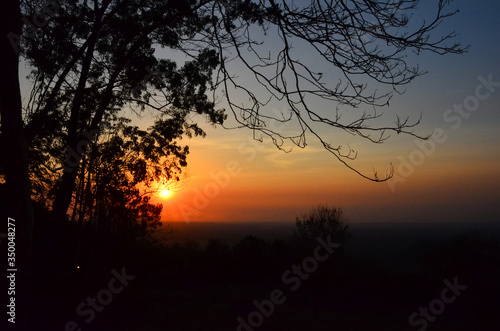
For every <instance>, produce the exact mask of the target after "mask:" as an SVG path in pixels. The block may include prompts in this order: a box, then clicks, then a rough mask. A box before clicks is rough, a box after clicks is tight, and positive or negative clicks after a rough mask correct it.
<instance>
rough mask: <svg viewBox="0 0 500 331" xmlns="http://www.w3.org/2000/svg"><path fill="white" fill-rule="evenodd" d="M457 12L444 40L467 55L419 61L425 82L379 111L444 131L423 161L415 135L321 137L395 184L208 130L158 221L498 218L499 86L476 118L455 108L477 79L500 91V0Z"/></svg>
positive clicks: (309, 152)
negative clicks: (451, 36) (322, 212)
mask: <svg viewBox="0 0 500 331" xmlns="http://www.w3.org/2000/svg"><path fill="white" fill-rule="evenodd" d="M452 6H453V7H456V8H459V9H460V11H461V12H460V13H459V14H458V15H457V16H455V17H452V18H451V19H449V20H447V21H446V22H445V23H444V24H443V26H442V27H441V28H442V31H444V32H450V31H452V30H455V31H456V32H457V33H458V34H459V36H458V39H457V41H460V42H461V43H462V44H464V45H467V44H470V45H471V48H470V51H469V52H468V53H466V54H464V55H447V56H439V55H434V54H424V55H423V56H418V57H416V58H415V61H414V63H418V64H419V65H420V67H421V68H422V69H423V70H426V71H429V73H428V74H426V75H424V76H422V77H420V78H417V79H416V80H415V81H414V82H413V83H412V84H410V85H409V86H408V87H407V91H406V93H405V94H403V95H397V96H395V97H394V99H393V100H392V101H391V104H390V107H388V108H384V112H385V116H386V117H385V120H386V123H387V124H392V123H393V121H394V115H395V114H402V115H403V116H404V115H409V116H411V117H413V118H418V116H419V115H420V113H422V115H423V119H422V123H421V125H420V126H419V127H418V129H417V130H418V132H420V133H423V134H426V133H431V132H433V130H434V131H436V132H437V133H440V135H438V136H436V137H434V136H433V138H432V139H431V142H428V143H427V144H426V145H425V148H427V150H426V154H424V153H423V152H421V149H422V148H423V147H418V146H417V145H416V143H415V139H414V138H411V137H404V136H402V135H396V136H393V137H392V138H391V139H390V140H389V141H387V142H385V143H384V144H382V145H374V144H371V143H368V142H363V141H360V140H356V139H353V138H352V137H351V136H346V135H343V134H341V133H338V132H335V131H331V132H326V131H325V132H324V134H325V135H328V136H329V137H332V140H333V141H338V142H339V143H341V144H345V143H352V145H351V147H353V148H354V149H356V150H357V151H358V152H359V154H358V159H357V160H356V162H355V163H354V165H355V166H356V167H357V168H359V169H361V170H363V171H367V172H368V173H370V171H371V169H372V168H375V169H377V170H378V172H379V173H380V174H383V173H384V172H385V170H387V169H389V167H390V163H391V162H392V164H393V165H394V169H395V179H392V180H390V181H389V182H385V183H373V182H370V181H368V180H366V179H363V178H361V177H359V176H358V175H357V174H355V173H354V172H352V171H351V170H349V169H347V168H346V167H345V166H343V165H342V164H340V163H339V162H338V161H337V160H336V159H335V158H334V157H333V156H332V155H330V154H329V153H328V152H326V151H325V150H323V149H322V148H321V147H320V146H318V144H317V143H316V142H315V141H313V140H312V138H310V139H309V140H308V146H307V147H306V148H305V149H299V148H295V149H294V150H293V151H292V152H291V153H288V154H285V153H283V152H281V151H279V150H277V149H276V147H274V146H273V145H272V143H271V142H270V141H269V140H267V141H264V142H263V143H259V142H256V141H254V140H253V139H252V134H251V132H250V131H248V130H224V129H223V128H221V127H218V128H213V127H211V126H208V125H203V128H204V129H205V131H206V132H207V137H206V138H204V139H202V138H193V139H187V138H186V139H184V140H183V142H184V143H186V144H188V145H189V146H190V150H191V153H190V155H189V157H188V169H187V173H188V179H187V181H186V182H185V185H184V187H183V189H182V190H178V191H176V192H173V193H172V194H171V195H170V196H169V197H168V198H167V199H162V198H159V197H158V198H156V201H158V202H161V203H163V205H164V211H163V217H162V220H163V221H165V222H168V221H191V222H196V221H211V222H222V221H231V222H243V221H294V220H295V217H296V216H298V215H301V214H303V213H305V212H307V211H308V210H309V209H310V208H312V207H314V206H316V205H318V204H328V205H330V206H339V207H342V208H343V209H344V210H345V212H346V216H347V218H348V219H349V220H350V221H351V222H407V221H415V222H424V221H430V222H437V221H483V220H489V221H496V220H499V219H500V216H499V215H500V203H499V198H500V194H499V193H500V192H499V191H500V189H499V187H500V167H499V166H500V144H499V142H500V139H499V138H500V130H499V128H500V109H499V108H500V86H498V85H500V83H497V86H493V87H490V89H491V91H488V90H487V89H484V88H479V89H480V91H479V92H480V96H481V98H482V99H484V100H481V101H480V102H479V105H478V107H477V110H475V111H473V112H469V111H464V114H465V115H463V116H461V115H458V114H451V115H450V112H449V111H448V110H451V109H453V108H454V105H455V104H457V105H463V104H464V102H465V103H466V102H469V101H471V100H472V99H471V98H470V96H474V95H475V93H476V89H478V86H480V85H481V84H482V83H481V80H480V78H479V77H484V79H486V80H488V77H491V79H492V80H493V81H494V82H500V45H499V42H498V41H499V40H500V23H499V22H500V21H499V20H498V14H499V13H500V3H499V2H498V1H496V0H483V1H480V2H472V1H466V0H460V1H454V2H453V3H452ZM305 58H307V54H305ZM327 70H328V69H327V68H325V71H327ZM483 85H484V84H483ZM486 94H489V95H488V96H487V97H486V96H485V95H486ZM469 108H470V107H469ZM465 117H466V118H465ZM202 121H203V120H202ZM139 123H141V122H139ZM147 123H148V121H147V120H146V121H143V122H142V123H141V124H142V125H146V124H147ZM142 125H141V126H142ZM444 140H445V141H444ZM425 148H424V149H425ZM422 156H423V158H422ZM407 162H408V163H407ZM405 164H406V166H405ZM408 164H410V167H411V169H409V168H408Z"/></svg>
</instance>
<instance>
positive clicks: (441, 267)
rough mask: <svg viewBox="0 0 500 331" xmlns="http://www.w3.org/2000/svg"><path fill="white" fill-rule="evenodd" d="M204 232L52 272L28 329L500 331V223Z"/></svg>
mask: <svg viewBox="0 0 500 331" xmlns="http://www.w3.org/2000/svg"><path fill="white" fill-rule="evenodd" d="M192 226H193V227H192V228H191V229H190V230H186V229H184V230H182V231H191V232H192V233H191V237H192V239H195V240H198V241H187V238H182V236H179V232H177V238H176V237H175V232H174V234H172V235H171V236H170V241H169V245H168V246H167V247H164V246H159V245H151V244H148V243H144V242H128V243H123V242H119V241H116V242H113V241H111V240H109V241H108V242H107V245H105V246H101V247H99V248H98V250H99V252H98V254H96V255H97V256H98V258H97V259H96V258H94V259H93V260H92V263H90V262H89V261H85V260H82V261H81V263H79V265H80V268H79V269H77V268H76V267H75V268H73V269H69V270H68V271H67V272H65V273H62V274H58V275H53V274H50V273H43V272H40V276H39V277H38V278H37V280H36V284H35V285H34V287H35V289H34V291H33V296H32V300H31V305H32V306H31V307H30V308H31V311H32V318H31V319H30V322H29V323H28V324H29V325H28V327H27V328H28V329H29V330H61V331H63V330H78V329H81V330H83V331H85V330H146V331H156V330H158V331H160V330H161V331H166V330H173V331H188V330H205V331H209V330H242V331H250V330H277V331H281V330H283V331H285V330H307V331H315V330H318V331H319V330H339V331H344V330H345V331H351V330H398V331H404V330H439V331H441V330H450V331H451V330H453V331H459V330H471V331H472V330H474V331H476V330H482V331H488V330H491V331H497V330H500V321H499V320H498V317H497V316H498V311H499V308H500V303H499V302H500V285H499V283H498V281H499V280H500V241H499V240H498V239H497V238H498V237H497V236H496V235H497V234H498V233H499V232H498V227H497V226H492V225H491V224H490V225H484V224H482V225H481V226H477V225H474V226H470V225H450V224H441V225H426V226H422V225H420V226H412V225H408V226H398V225H387V224H379V225H365V226H360V225H352V227H351V228H352V234H353V236H352V239H351V240H350V242H349V243H347V244H346V245H343V246H341V247H336V248H332V247H331V246H330V247H329V248H326V247H325V245H327V244H325V243H326V242H327V239H326V238H325V239H324V242H323V244H321V243H319V242H316V243H311V244H310V245H309V246H308V245H301V244H298V243H297V242H294V241H293V240H291V239H290V237H289V234H291V231H292V230H293V226H290V225H283V227H282V228H281V230H277V229H278V228H280V227H279V226H278V225H274V226H275V228H273V229H269V230H268V231H264V230H262V229H260V230H259V229H258V226H254V227H251V226H250V228H247V229H246V230H245V229H244V227H243V228H242V226H241V225H240V226H239V227H238V229H235V228H233V230H228V229H227V227H226V230H225V231H226V232H225V234H223V232H221V231H218V230H217V229H215V230H212V233H210V230H209V229H208V228H209V227H207V225H204V227H201V228H198V229H195V228H194V226H196V225H192ZM259 226H262V225H259ZM172 228H173V229H174V230H175V225H174V226H173V227H172ZM474 228H476V229H477V230H474ZM179 231H181V230H179ZM245 231H246V232H248V234H253V235H254V236H250V237H246V238H245V237H244V233H245ZM259 231H260V234H261V235H262V237H265V239H260V238H257V237H256V235H259ZM273 231H276V235H272V233H273ZM195 232H196V233H198V234H197V235H194V234H193V233H195ZM235 233H236V234H235ZM212 235H213V236H212ZM207 237H212V238H218V240H211V241H209V240H207ZM272 237H274V238H279V239H277V240H276V239H275V240H273V239H272ZM327 246H328V245H327ZM89 249H91V248H89ZM96 249H97V248H96ZM329 250H330V251H329ZM113 270H114V271H113ZM114 279H115V280H114ZM94 298H95V299H94ZM72 322H73V323H72Z"/></svg>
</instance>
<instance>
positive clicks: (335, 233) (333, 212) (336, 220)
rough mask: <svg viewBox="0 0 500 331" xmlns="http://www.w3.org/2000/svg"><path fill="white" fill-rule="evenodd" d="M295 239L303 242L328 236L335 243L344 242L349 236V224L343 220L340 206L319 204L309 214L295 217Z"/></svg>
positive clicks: (312, 241) (311, 241) (310, 241)
mask: <svg viewBox="0 0 500 331" xmlns="http://www.w3.org/2000/svg"><path fill="white" fill-rule="evenodd" d="M295 226H296V229H295V231H294V237H295V239H297V240H299V241H301V242H303V243H314V242H315V241H316V238H318V237H320V238H322V239H326V238H328V236H330V238H331V239H330V240H331V241H333V242H336V243H345V242H346V241H347V240H348V239H349V238H350V236H351V234H350V231H349V225H348V224H347V223H346V222H344V217H343V211H342V209H341V208H330V207H328V206H327V205H320V206H318V207H316V208H314V209H312V210H311V211H310V212H309V214H307V215H303V216H302V217H297V220H296V222H295Z"/></svg>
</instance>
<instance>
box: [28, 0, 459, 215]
mask: <svg viewBox="0 0 500 331" xmlns="http://www.w3.org/2000/svg"><path fill="white" fill-rule="evenodd" d="M448 2H449V1H444V0H440V1H438V2H437V3H436V11H435V13H433V14H432V15H431V18H430V20H427V21H423V22H422V24H419V23H418V22H415V23H413V21H412V20H411V19H410V18H411V17H412V16H411V14H412V13H413V11H414V10H415V9H416V6H417V4H418V3H419V1H418V0H399V1H377V2H374V1H351V2H348V3H345V2H339V1H320V0H315V1H310V2H306V3H304V4H296V3H290V2H288V1H280V2H278V1H274V0H258V1H257V0H255V1H250V0H231V1H227V0H191V1H167V0H161V1H143V0H100V1H94V2H92V3H89V2H86V1H76V2H75V1H63V0H61V1H58V2H57V4H59V8H57V11H56V10H53V12H54V13H53V15H50V16H48V17H46V21H45V22H44V24H43V28H40V29H37V28H35V27H33V26H28V27H27V32H29V33H28V34H27V36H28V38H24V39H23V45H22V46H23V47H22V48H21V49H22V50H23V56H24V57H25V58H26V59H27V60H28V62H29V64H30V65H31V66H32V69H33V71H32V75H31V77H32V79H33V81H34V88H33V93H32V94H31V96H32V98H31V100H30V102H29V103H28V106H27V108H26V115H27V116H26V120H27V122H28V129H29V130H28V139H29V142H30V143H32V142H35V141H37V139H40V138H39V137H40V136H44V135H47V132H51V133H48V135H51V134H52V132H56V133H58V134H57V139H55V140H51V141H52V143H54V144H58V148H61V147H62V148H64V147H67V148H68V149H73V150H77V147H78V144H79V143H80V142H81V141H82V140H83V139H85V137H84V133H85V132H91V131H92V130H95V129H97V128H98V127H99V124H100V123H101V122H102V121H103V120H105V118H106V116H108V115H109V114H114V113H116V112H118V111H119V110H121V109H123V108H124V107H125V106H127V105H130V106H133V107H132V109H133V110H134V111H136V112H141V111H142V110H145V109H151V110H154V111H155V112H156V114H159V115H161V116H162V117H165V118H171V117H175V116H177V115H178V114H181V115H182V116H181V117H182V118H183V119H186V120H187V119H188V117H187V116H184V115H186V114H188V113H190V112H195V113H199V114H204V115H207V116H208V118H209V121H210V122H212V123H219V124H220V123H222V122H223V120H224V118H225V111H224V109H223V108H222V107H221V108H219V109H218V108H217V103H219V102H220V101H221V99H220V98H219V96H218V95H220V94H222V95H223V96H224V99H225V105H226V107H228V109H229V111H230V113H232V114H233V115H234V117H235V119H236V121H237V122H238V123H239V124H240V125H241V126H245V127H248V128H250V129H252V130H253V132H254V133H255V136H254V137H255V138H256V139H262V137H263V136H268V137H270V138H271V139H272V141H273V142H274V144H276V146H277V147H278V148H280V149H285V148H286V147H285V142H287V141H288V142H290V143H292V144H295V145H297V146H299V147H305V145H306V134H310V135H312V136H313V137H315V138H316V139H318V140H319V141H320V143H321V144H322V145H323V146H324V147H325V149H326V150H327V151H329V152H330V153H332V154H333V155H334V156H335V157H336V158H338V159H339V160H340V161H341V162H342V163H344V164H345V165H346V166H348V167H349V168H351V169H353V170H354V171H356V172H358V173H359V174H360V175H362V176H363V177H366V178H369V179H371V180H375V181H381V180H385V179H387V178H390V177H391V176H392V169H391V170H390V171H389V172H388V173H387V174H386V176H385V177H383V178H379V177H378V176H377V174H376V173H375V174H374V175H373V176H372V177H369V176H367V175H365V174H362V173H360V172H359V171H357V170H356V169H354V168H352V167H351V165H350V164H349V163H348V161H349V160H351V159H353V158H354V157H355V156H356V153H355V152H354V151H353V150H351V149H350V148H348V149H347V150H344V149H342V147H341V146H338V145H335V144H333V143H330V142H328V141H326V140H324V138H322V136H321V135H320V134H319V132H320V131H321V127H319V126H318V125H326V126H328V127H331V128H335V129H339V130H344V131H347V132H349V133H352V134H354V135H358V136H360V137H362V138H365V139H368V140H370V141H373V142H376V143H380V142H383V141H384V140H386V139H387V138H388V133H390V132H397V133H405V134H409V135H415V136H416V134H414V133H413V131H412V128H413V127H414V126H415V125H416V124H417V123H418V120H417V121H416V122H411V121H410V120H409V119H399V118H398V119H397V121H396V123H395V124H394V125H392V126H387V125H380V126H377V124H376V123H377V122H378V119H379V117H380V116H381V113H380V112H378V111H377V110H376V109H377V107H379V106H383V105H386V104H388V102H389V100H390V98H391V96H392V94H393V92H401V87H403V86H405V85H406V84H408V83H409V82H411V81H412V80H413V79H414V78H415V77H417V76H419V75H421V74H422V71H421V70H420V69H419V68H418V66H411V65H410V64H409V63H407V58H406V55H407V53H409V52H416V53H418V52H422V51H430V52H435V53H438V54H446V53H461V52H463V51H464V48H461V47H460V45H459V44H452V45H448V44H447V42H448V41H449V39H450V38H452V37H453V36H454V34H453V33H451V34H448V35H445V36H433V35H432V32H433V31H434V29H435V28H436V27H437V26H438V25H439V24H440V23H441V21H442V20H443V19H445V18H447V17H449V16H451V15H453V14H454V12H447V11H446V4H448ZM43 4H44V1H42V0H29V1H25V2H24V7H23V9H24V14H25V15H26V16H27V17H30V16H31V15H32V14H33V13H36V12H37V10H40V8H42V7H43ZM294 43H295V44H299V45H300V47H301V49H302V51H303V53H302V54H308V55H307V56H308V57H310V58H315V59H318V61H316V62H317V63H319V64H321V65H323V64H328V65H329V67H325V66H323V67H322V68H321V69H320V68H313V67H311V66H309V65H308V64H305V63H303V61H302V60H304V59H301V55H300V54H298V53H296V52H295V49H294V48H293V44H294ZM162 48H163V49H164V50H163V51H160V49H162ZM177 54H180V55H181V56H180V57H179V56H178V55H177ZM183 57H184V59H183ZM185 59H188V61H185ZM321 61H323V63H321ZM319 70H321V72H319ZM238 76H239V77H238ZM340 77H342V79H341V78H340ZM358 77H359V79H358ZM249 79H250V80H251V79H253V80H254V83H256V84H257V85H253V84H252V83H250V82H249V81H248V80H249ZM251 86H255V88H253V87H251ZM380 86H387V87H389V90H387V91H384V92H380V93H379V92H378V89H377V88H378V87H380ZM211 91H212V92H213V96H212V98H211V99H209V98H208V94H209V92H211ZM317 99H320V100H326V101H331V102H332V103H333V105H334V106H337V108H336V110H335V111H327V112H323V111H321V110H320V109H317V108H313V106H312V105H313V104H314V102H315V101H316V100H317ZM242 100H249V103H247V104H245V103H244V102H243V103H242ZM277 101H279V102H281V101H285V102H286V105H287V108H288V110H286V111H283V112H281V111H279V112H276V111H275V110H274V108H272V106H273V105H276V102H277ZM365 107H367V108H368V109H371V111H366V110H363V111H361V112H358V111H357V110H356V108H365ZM332 108H333V107H332ZM343 112H349V116H348V118H347V117H345V118H342V117H341V115H342V113H343ZM351 115H352V116H351ZM287 122H290V125H291V126H290V129H289V130H288V129H287V130H282V128H284V126H283V124H284V123H287ZM291 123H294V124H291ZM59 162H61V160H59ZM59 164H60V163H59ZM50 169H51V171H60V170H57V164H56V165H54V166H53V167H51V168H50ZM76 176H77V171H73V172H65V173H64V174H63V176H62V181H61V183H60V184H59V185H58V189H57V193H56V195H55V200H54V203H53V209H54V212H55V214H56V215H58V216H59V217H62V216H63V215H64V214H65V213H66V212H67V210H68V206H69V205H70V201H71V193H72V192H73V191H74V189H75V183H76Z"/></svg>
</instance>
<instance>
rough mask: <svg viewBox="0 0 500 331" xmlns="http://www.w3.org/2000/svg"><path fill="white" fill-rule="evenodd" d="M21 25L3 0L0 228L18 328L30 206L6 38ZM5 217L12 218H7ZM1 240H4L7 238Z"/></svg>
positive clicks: (11, 3)
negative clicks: (12, 281)
mask: <svg viewBox="0 0 500 331" xmlns="http://www.w3.org/2000/svg"><path fill="white" fill-rule="evenodd" d="M21 28H22V23H21V12H20V5H19V1H18V0H7V1H3V2H2V8H1V10H0V121H1V122H0V123H1V128H0V150H1V153H2V156H1V158H0V159H1V161H0V186H3V187H1V188H0V199H1V200H2V203H1V207H2V208H1V215H0V216H1V217H2V220H1V223H2V230H0V231H1V232H2V233H8V234H9V236H8V238H9V239H11V240H13V241H14V243H15V246H14V247H15V248H16V251H15V257H14V256H12V255H11V254H9V261H8V262H9V268H12V269H18V270H19V271H18V272H17V273H16V275H17V277H16V292H17V297H16V307H17V311H16V313H17V315H16V317H15V318H14V320H15V322H16V323H17V324H14V323H12V324H11V325H10V327H17V328H18V329H21V328H22V326H23V325H24V323H25V322H26V321H27V320H28V317H27V315H26V314H27V304H28V301H27V298H28V296H27V292H28V286H29V284H28V282H27V281H28V280H29V278H30V274H31V246H32V242H33V239H32V236H33V234H32V233H33V209H32V206H31V199H30V185H29V178H28V163H27V148H26V142H25V139H24V130H23V120H22V107H21V92H20V88H19V54H18V52H16V50H15V49H14V48H13V47H12V46H11V45H10V43H9V38H8V37H9V35H10V34H15V33H17V34H21ZM9 218H11V219H12V220H10V221H9ZM8 223H10V224H9V225H8ZM8 227H9V229H8V230H7V228H8ZM12 235H14V237H12ZM1 240H2V242H3V243H5V242H6V241H7V238H2V239H1ZM2 246H3V245H2ZM6 247H7V245H5V246H3V248H5V252H6V251H7V250H6ZM11 263H12V264H11ZM10 317H11V316H9V318H10Z"/></svg>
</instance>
